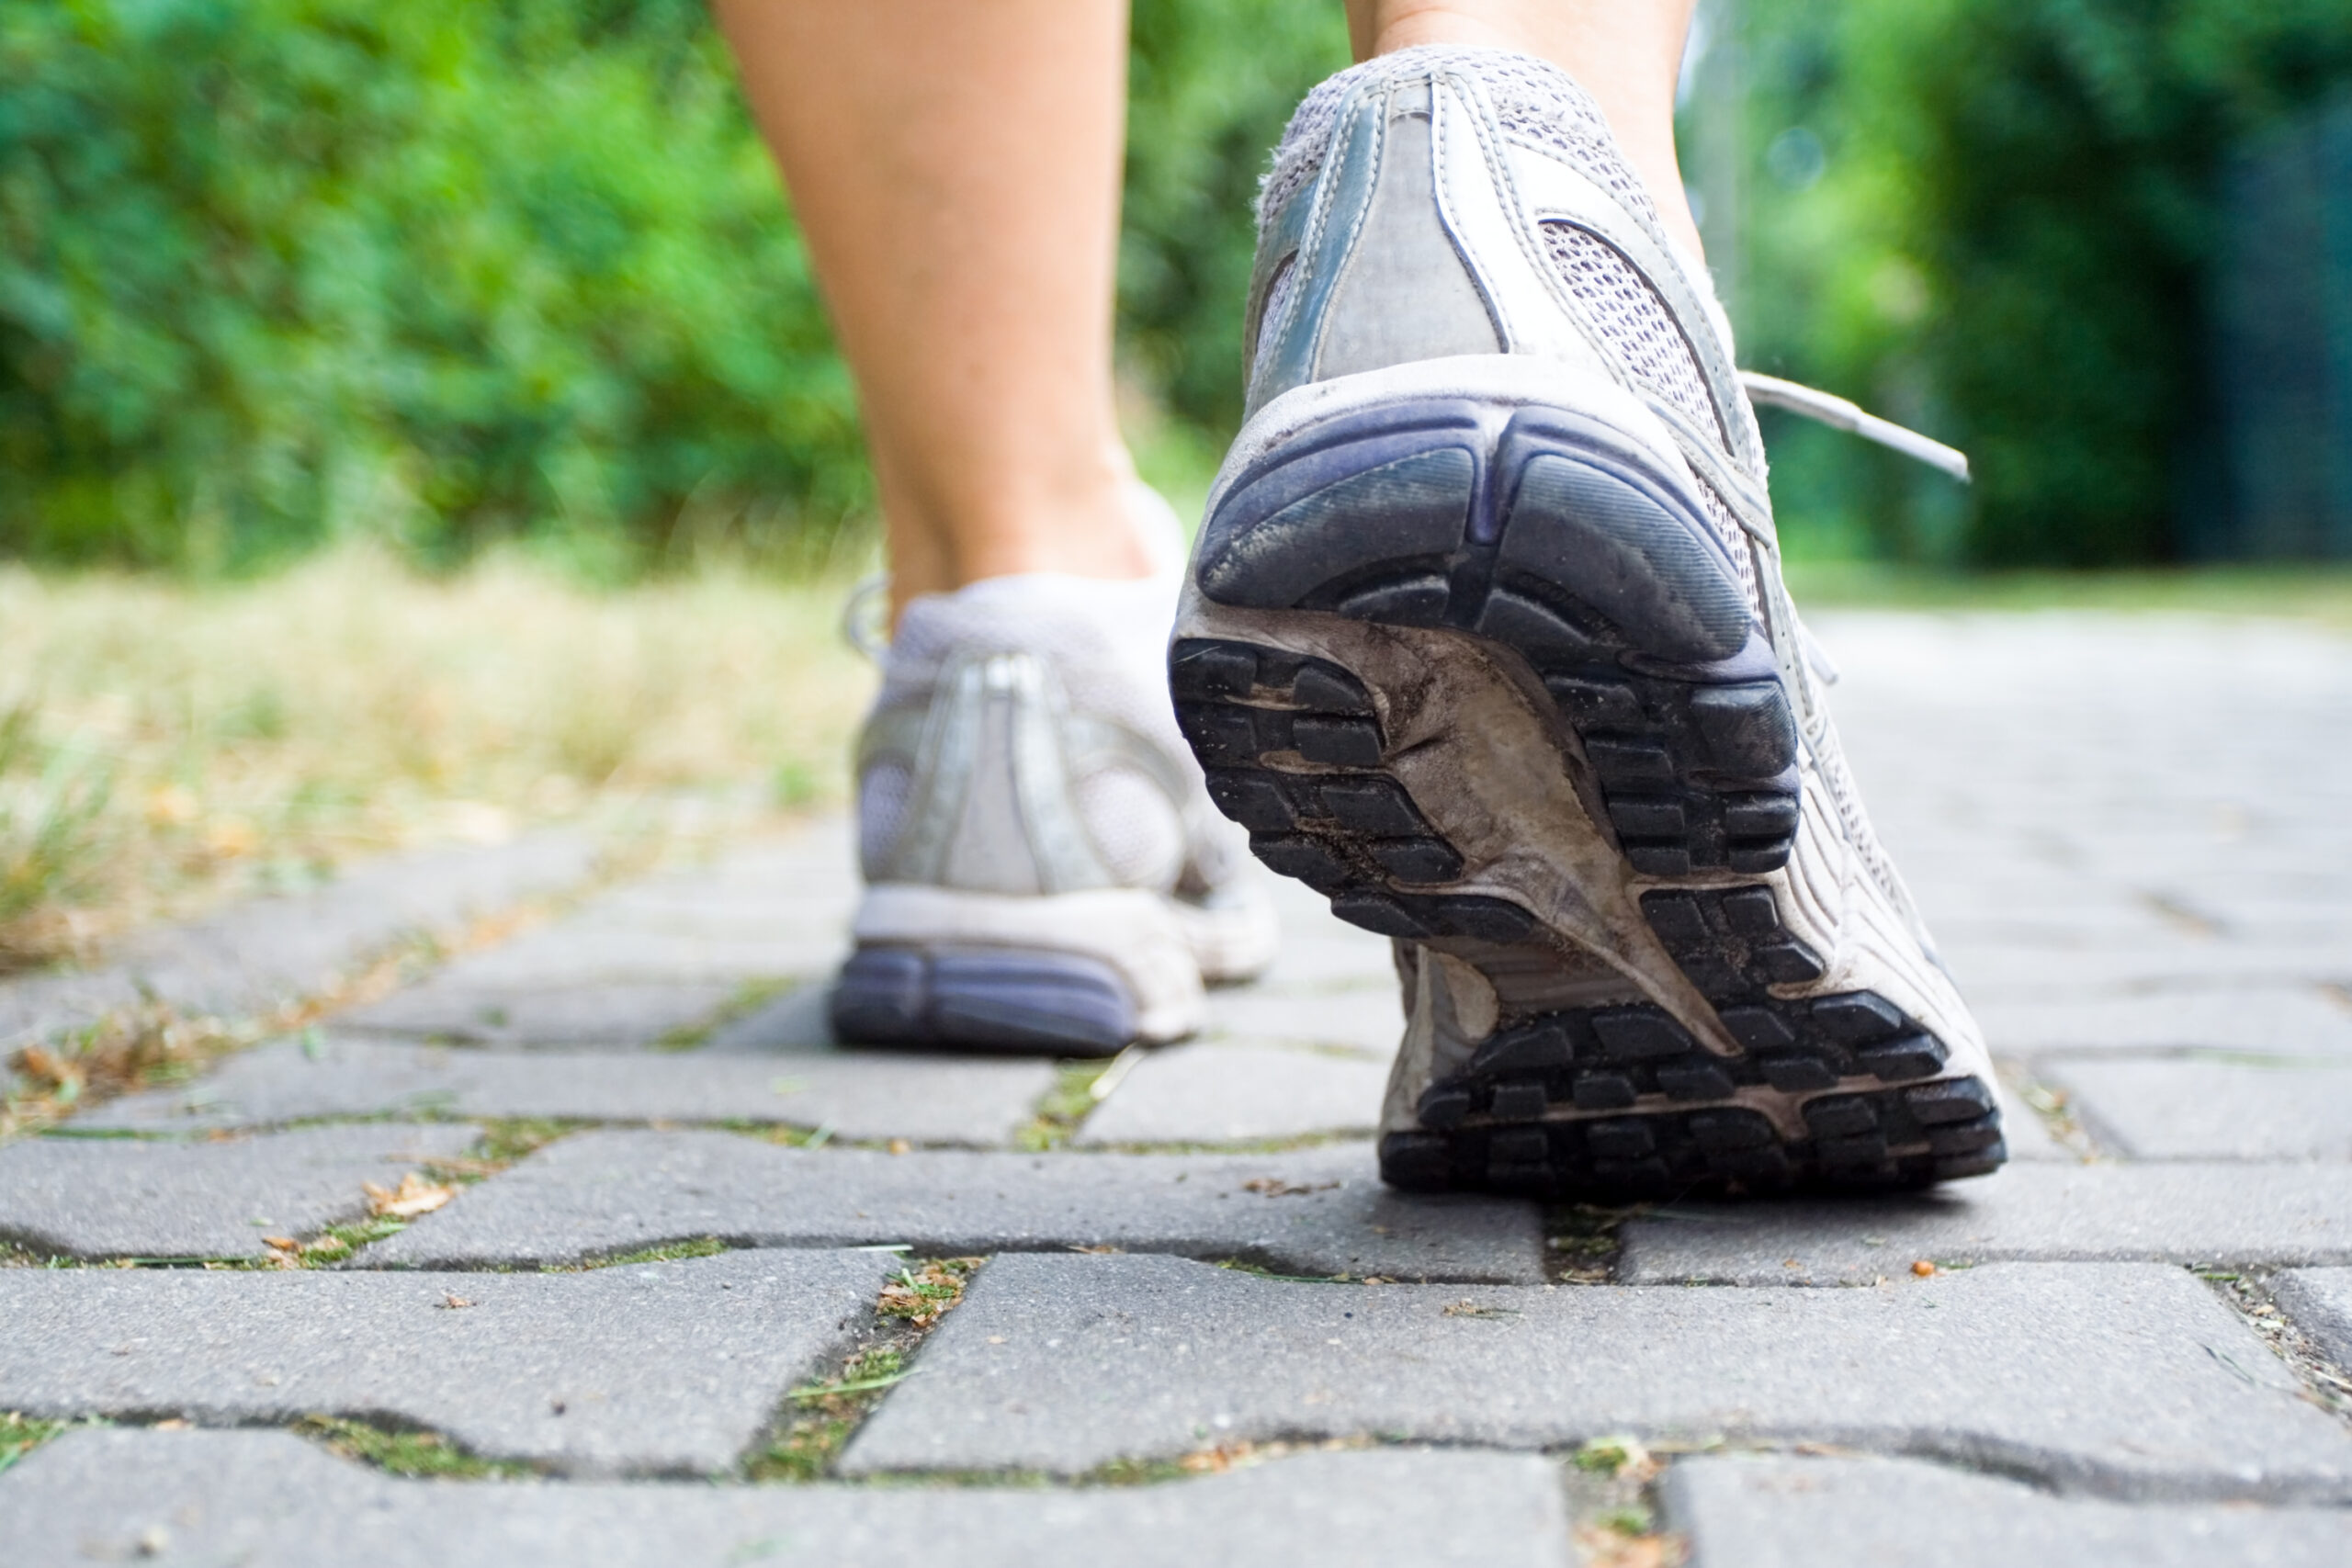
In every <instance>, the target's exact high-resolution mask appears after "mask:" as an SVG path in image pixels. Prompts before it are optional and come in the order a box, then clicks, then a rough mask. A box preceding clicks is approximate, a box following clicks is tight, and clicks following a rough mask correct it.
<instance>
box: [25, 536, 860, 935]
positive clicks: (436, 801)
mask: <svg viewBox="0 0 2352 1568" xmlns="http://www.w3.org/2000/svg"><path fill="white" fill-rule="evenodd" d="M845 587H846V585H845V583H843V582H840V581H820V582H814V583H807V584H786V583H779V582H777V581H772V580H767V579H763V578H761V577H758V576H755V575H753V574H751V573H748V572H743V571H738V570H724V569H711V570H703V571H699V572H696V573H695V574H693V575H691V576H688V577H685V578H682V579H678V580H673V581H662V582H657V583H653V584H650V585H644V586H639V587H636V588H631V589H628V590H624V591H618V592H598V591H594V590H590V589H586V588H582V587H579V586H576V585H574V584H572V583H571V582H568V581H564V580H563V579H561V578H560V577H558V576H555V575H553V574H551V573H550V572H548V571H547V570H539V569H535V568H533V567H530V566H528V565H526V564H524V563H522V562H520V561H519V560H515V559H505V560H492V561H491V562H488V563H486V564H484V565H482V566H480V567H478V568H476V569H474V570H471V571H469V572H468V573H466V574H465V575H463V576H460V577H457V578H453V579H447V580H432V579H426V578H422V577H419V576H417V575H415V574H414V573H413V572H412V571H410V570H406V569H405V568H403V567H401V565H399V564H398V563H396V562H395V561H393V560H392V559H390V558H388V557H385V556H382V555H379V554H377V553H374V552H372V551H368V550H365V549H356V548H355V549H350V550H345V551H341V552H338V553H334V554H332V555H328V556H325V557H322V558H317V559H314V560H312V561H311V562H310V563H308V564H306V565H304V566H301V567H300V568H298V569H296V570H292V571H290V572H288V573H287V574H285V575H282V576H279V577H276V578H273V579H269V580H266V581H255V582H250V583H234V584H220V585H191V584H187V583H182V582H174V581H165V580H158V579H153V578H143V577H129V576H120V575H112V574H92V573H74V574H47V573H38V572H34V571H29V570H24V569H21V568H14V567H0V970H6V969H9V968H19V969H21V968H25V967H28V966H32V965H37V964H42V963H46V962H49V961H51V960H54V959H57V958H61V957H68V956H71V957H76V958H88V957H90V956H92V955H94V954H95V953H96V951H98V950H99V949H100V948H101V947H102V945H103V943H104V942H105V941H106V939H107V938H108V937H109V936H111V935H113V934H115V933H117V932H119V931H123V930H125V929H127V928H128V927H130V926H132V925H135V924H138V923H140V922H142V921H146V920H151V919H157V918H164V917H171V916H179V915H185V914H187V913H189V912H192V911H194V910H196V909H198V908H202V907H204V906H206V905H208V904H210V903H212V902H214V901H217V900H219V899H220V898H222V897H228V896H232V895H234V894H237V893H240V892H244V891H248V890H252V889H256V888H269V887H286V886H301V885H303V884H305V883H307V882H309V881H311V880H313V879H314V878H316V876H317V875H318V874H319V873H320V871H321V870H322V868H323V867H326V866H329V865H332V864H334V863H337V862H341V861H345V860H347V859H351V858H354V857H357V856H362V855H368V854H373V853H379V852H385V851H389V850H394V849H399V848H401V847H404V846H409V845H414V844H419V843H425V842H431V841H435V840H468V839H471V840H489V839H495V838H497V837H501V836H503V835H504V834H506V833H508V832H510V831H512V830H514V829H515V828H517V827H520V826H523V825H526V824H530V823H534V822H539V821H546V820H550V819H559V818H581V817H589V818H598V819H612V820H618V819H619V818H621V817H623V816H625V815H626V814H627V813H628V809H629V808H630V807H631V806H632V805H633V804H635V803H641V802H643V801H646V800H647V799H649V798H650V797H655V796H663V795H673V794H675V793H677V792H682V791H712V792H722V793H724V794H725V795H727V796H728V797H729V799H731V800H733V801H735V802H737V803H739V804H741V803H745V802H756V803H758V804H761V805H782V806H798V805H802V804H807V803H810V802H819V801H825V800H830V799H836V798H839V797H840V795H842V792H843V789H844V787H845V780H846V768H845V761H844V754H845V749H846V746H847V741H848V737H849V734H850V731H851V728H852V727H853V726H854V722H855V718H856V715H857V713H858V711H859V709H860V708H861V707H862V705H864V703H865V699H866V696H867V694H868V693H869V692H870V691H871V689H872V674H871V671H869V670H868V669H867V668H866V667H865V662H864V661H863V660H861V659H859V658H858V656H857V655H856V654H854V652H852V651H850V650H849V649H847V648H846V647H844V646H843V645H842V642H841V640H840V638H839V637H838V635H837V633H836V630H835V626H836V622H837V619H838V615H839V610H840V605H841V602H842V594H843V592H845Z"/></svg>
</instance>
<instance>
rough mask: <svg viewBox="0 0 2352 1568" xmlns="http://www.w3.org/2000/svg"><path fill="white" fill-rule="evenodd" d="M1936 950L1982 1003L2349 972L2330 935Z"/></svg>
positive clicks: (2351, 1017)
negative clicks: (2304, 938) (2293, 939)
mask: <svg viewBox="0 0 2352 1568" xmlns="http://www.w3.org/2000/svg"><path fill="white" fill-rule="evenodd" d="M1939 951H1941V953H1942V954H1943V957H1944V958H1945V960H1946V961H1947V962H1948V963H1949V964H1951V971H1952V974H1953V976H1955V977H1956V978H1957V979H1958V980H1959V982H1960V986H1961V989H1962V991H1963V992H1964V993H1966V994H1967V995H1968V996H1969V997H1970V998H1973V999H1974V1000H1976V1001H1979V1002H1985V1003H1992V1002H1996V1001H1998V1002H2011V1001H2018V1000H2025V999H2030V998H2081V997H2084V996H2085V995H2086V993H2100V992H2108V993H2114V992H2132V991H2155V992H2158V993H2159V994H2161V995H2165V996H2170V995H2173V994H2175V993H2177V992H2179V991H2182V990H2186V989H2188V988H2190V987H2199V986H2216V987H2231V988H2245V987H2256V986H2266V985H2267V986H2278V987H2289V988H2292V987H2296V986H2298V985H2312V984H2314V983H2317V982H2324V981H2325V980H2327V979H2328V978H2329V977H2331V976H2335V975H2341V974H2346V973H2352V947H2347V946H2345V945H2342V944H2337V943H2332V942H2331V943H2318V942H2295V943H2287V942H2219V941H2212V942H2196V941H2189V940H2186V939H2183V938H2179V937H2170V938H2162V939H2155V940H2150V939H2148V938H2145V937H2141V938H2133V939H2128V940H2121V941H2115V942H2084V941H2083V940H2081V938H2080V937H2079V936H2077V937H2076V938H2075V939H2074V940H2072V941H2060V942H2001V943H1997V944H1996V943H1989V942H1973V943H1960V942H1954V943H1945V944H1942V945H1941V947H1940V949H1939ZM2338 1011H2339V1015H2340V1020H2341V1021H2352V1014H2346V1013H2343V1012H2342V1010H2341V1009H2339V1010H2338Z"/></svg>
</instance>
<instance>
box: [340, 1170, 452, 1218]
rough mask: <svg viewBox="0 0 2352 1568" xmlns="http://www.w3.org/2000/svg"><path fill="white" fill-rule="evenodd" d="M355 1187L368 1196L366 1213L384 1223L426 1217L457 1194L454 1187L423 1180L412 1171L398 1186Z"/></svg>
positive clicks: (368, 1183)
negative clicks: (418, 1216)
mask: <svg viewBox="0 0 2352 1568" xmlns="http://www.w3.org/2000/svg"><path fill="white" fill-rule="evenodd" d="M359 1185H360V1186H361V1188H363V1189H364V1190H366V1191H367V1194H368V1213H371V1214H373V1215H375V1216H376V1217H377V1218H378V1219H384V1220H413V1219H414V1218H416V1216H417V1215H419V1214H429V1213H432V1212H433V1211H434V1210H435V1209H437V1208H439V1207H440V1206H441V1205H442V1204H444V1203H447V1201H449V1200H450V1199H452V1198H455V1197H456V1196H457V1195H458V1191H457V1189H456V1188H454V1187H444V1186H441V1185H440V1184H439V1183H437V1182H432V1181H427V1180H425V1179H424V1178H423V1177H422V1176H419V1175H418V1174H417V1173H416V1172H414V1171H413V1170H412V1171H410V1172H409V1173H408V1174H407V1175H406V1176H403V1177H401V1184H400V1185H399V1186H398V1187H391V1188H387V1187H381V1186H379V1185H378V1184H377V1183H375V1182H373V1181H363V1182H361V1183H360V1184H359Z"/></svg>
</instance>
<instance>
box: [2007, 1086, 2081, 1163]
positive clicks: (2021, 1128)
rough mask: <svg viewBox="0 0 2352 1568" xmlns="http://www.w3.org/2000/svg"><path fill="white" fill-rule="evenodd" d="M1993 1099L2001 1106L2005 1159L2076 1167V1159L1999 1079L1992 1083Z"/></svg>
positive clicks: (2078, 1157)
mask: <svg viewBox="0 0 2352 1568" xmlns="http://www.w3.org/2000/svg"><path fill="white" fill-rule="evenodd" d="M1993 1093H1994V1097H1995V1098H1996V1099H1997V1100H1999V1101H2000V1105H2001V1139H2002V1141H2003V1142H2004V1143H2006V1144H2007V1145H2008V1146H2009V1158H2010V1159H2011V1160H2012V1161H2015V1160H2063V1161H2064V1162H2066V1163H2067V1164H2070V1165H2071V1164H2075V1163H2077V1162H2078V1161H2079V1159H2080V1156H2077V1155H2076V1154H2075V1151H2074V1150H2072V1149H2070V1148H2068V1147H2067V1146H2066V1145H2064V1144H2062V1143H2060V1142H2059V1141H2058V1139H2057V1137H2056V1136H2055V1135H2054V1134H2052V1132H2051V1131H2050V1128H2049V1126H2048V1124H2047V1123H2045V1122H2043V1121H2042V1120H2041V1117H2040V1116H2039V1115H2037V1114H2036V1113H2035V1111H2034V1109H2033V1107H2031V1106H2030V1105H2028V1104H2027V1103H2026V1102H2025V1101H2024V1100H2021V1099H2019V1098H2018V1091H2017V1090H2016V1089H2012V1088H2010V1087H2009V1085H2008V1084H2007V1082H2006V1081H2005V1080H2003V1079H2001V1078H1997V1077H1996V1078H1995V1079H1994V1080H1993Z"/></svg>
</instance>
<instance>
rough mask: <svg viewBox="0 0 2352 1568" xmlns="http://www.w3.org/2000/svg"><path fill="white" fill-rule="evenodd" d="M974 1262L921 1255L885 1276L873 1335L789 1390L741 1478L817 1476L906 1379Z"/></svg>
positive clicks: (976, 1263)
mask: <svg viewBox="0 0 2352 1568" xmlns="http://www.w3.org/2000/svg"><path fill="white" fill-rule="evenodd" d="M982 1261H983V1260H982V1259H980V1258H925V1259H923V1260H922V1261H921V1262H917V1263H910V1264H909V1265H907V1266H906V1267H904V1268H902V1269H899V1271H898V1273H897V1274H895V1275H893V1276H892V1277H891V1279H890V1280H889V1281H888V1283H887V1284H885V1285H884V1286H883V1287H882V1296H881V1300H880V1302H879V1303H877V1311H878V1314H879V1316H880V1319H881V1325H882V1332H881V1335H880V1337H878V1338H876V1339H874V1340H871V1341H869V1342H868V1343H866V1344H864V1345H861V1346H859V1347H858V1348H856V1349H855V1350H854V1351H852V1352H851V1353H850V1355H849V1357H848V1358H847V1359H845V1360H844V1361H843V1362H842V1368H841V1371H840V1372H839V1373H838V1374H837V1375H835V1376H833V1377H831V1378H829V1379H827V1380H826V1381H825V1382H820V1383H811V1384H809V1385H808V1386H806V1387H803V1388H796V1389H794V1390H793V1391H792V1393H791V1394H790V1395H789V1396H788V1398H787V1404H786V1412H785V1414H784V1416H783V1417H782V1418H781V1419H780V1420H779V1421H778V1423H777V1426H776V1429H775V1435H774V1436H773V1437H772V1438H770V1439H769V1440H768V1441H767V1442H766V1443H765V1444H763V1445H762V1446H761V1448H760V1449H759V1450H758V1451H756V1452H755V1453H753V1454H752V1457H751V1458H750V1459H749V1460H748V1461H745V1462H744V1465H743V1477H744V1479H745V1480H747V1481H783V1482H805V1481H816V1480H820V1479H822V1478H823V1477H824V1475H825V1474H826V1473H827V1472H829V1471H830V1470H831V1468H832V1462H833V1460H834V1457H835V1456H836V1455H838V1454H839V1453H840V1452H841V1450H842V1446H843V1445H844V1444H846V1443H847V1442H848V1441H849V1439H850V1434H851V1433H853V1432H854V1431H856V1430H857V1427H858V1423H859V1422H861V1421H863V1420H865V1417H866V1416H868V1415H869V1414H871V1413H872V1411H873V1409H874V1407H875V1406H876V1404H880V1403H881V1402H882V1398H883V1396H884V1395H885V1394H887V1393H889V1391H890V1390H891V1389H892V1388H894V1387H896V1386H897V1385H898V1384H899V1382H903V1381H905V1379H906V1378H908V1377H909V1376H910V1375H911V1373H910V1368H909V1366H908V1362H909V1360H910V1358H911V1357H912V1356H913V1355H914V1352H915V1349H916V1348H917V1347H918V1346H920V1345H921V1344H922V1339H923V1337H924V1336H925V1335H926V1334H928V1333H929V1332H930V1331H931V1330H932V1328H933V1326H934V1325H937V1324H938V1322H939V1320H940V1318H941V1317H942V1316H943V1315H944V1314H946V1313H947V1312H949V1311H950V1310H952V1309H953V1308H954V1307H955V1305H956V1303H958V1302H960V1301H962V1300H963V1299H964V1286H965V1284H966V1283H967V1281H968V1280H969V1279H970V1277H971V1274H972V1271H973V1270H974V1269H978V1267H979V1266H980V1264H981V1262H982Z"/></svg>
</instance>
